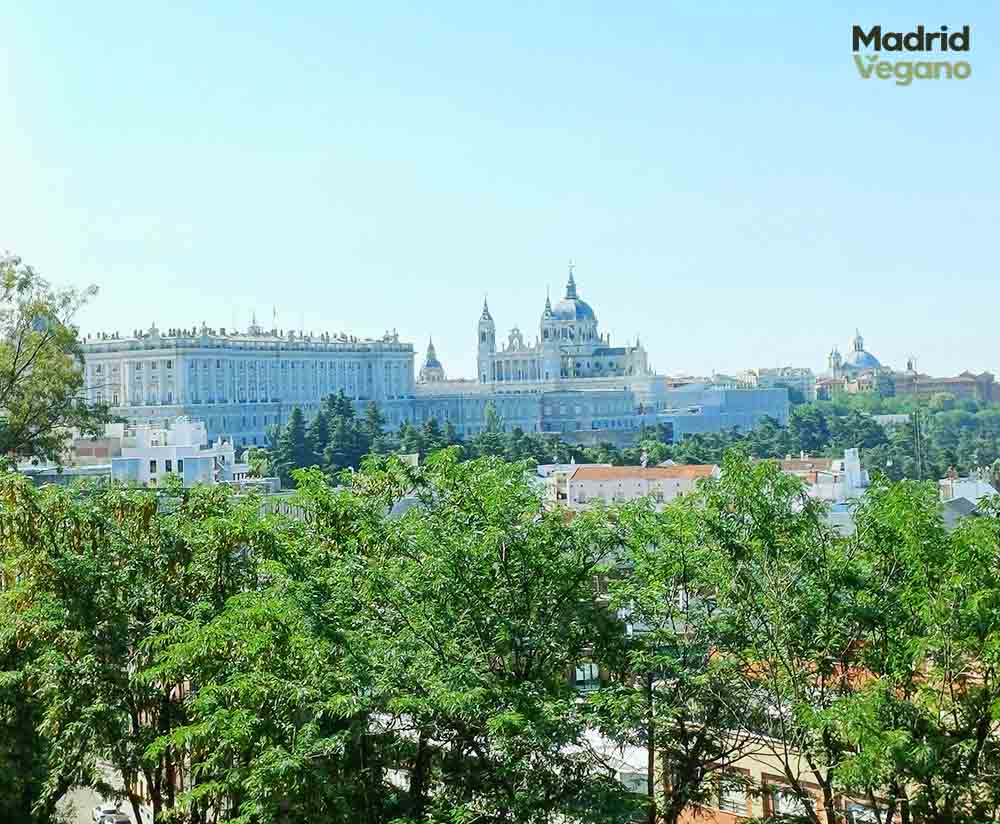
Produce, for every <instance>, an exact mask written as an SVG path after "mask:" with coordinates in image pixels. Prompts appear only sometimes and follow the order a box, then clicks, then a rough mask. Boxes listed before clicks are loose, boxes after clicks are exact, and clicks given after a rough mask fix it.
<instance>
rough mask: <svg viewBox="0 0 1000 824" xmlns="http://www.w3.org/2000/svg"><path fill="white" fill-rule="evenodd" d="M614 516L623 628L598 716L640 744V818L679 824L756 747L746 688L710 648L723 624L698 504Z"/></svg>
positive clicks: (615, 734) (616, 594)
mask: <svg viewBox="0 0 1000 824" xmlns="http://www.w3.org/2000/svg"><path fill="white" fill-rule="evenodd" d="M620 517H621V527H622V529H623V531H624V533H625V539H624V542H623V543H624V547H623V550H622V555H621V560H620V576H619V577H618V578H617V579H616V580H613V581H612V582H611V584H610V590H611V594H612V597H611V607H612V608H613V609H616V610H618V611H619V612H620V614H623V615H624V616H625V620H626V621H627V622H628V625H627V627H628V634H627V640H626V642H625V644H624V645H623V648H622V650H621V653H622V654H621V655H620V656H619V658H618V660H617V661H616V659H615V657H614V656H611V657H609V659H608V660H607V664H608V670H609V672H611V673H613V676H612V677H611V678H610V679H609V680H610V683H609V684H608V685H607V686H606V687H605V688H604V689H602V690H601V691H600V692H599V693H597V695H596V697H595V698H594V703H595V706H596V712H595V716H596V719H597V721H598V724H599V726H600V728H601V729H602V730H603V731H604V732H605V734H607V735H609V736H610V737H611V739H612V740H614V741H616V742H618V743H620V744H623V745H631V746H633V747H641V748H644V749H645V750H646V752H647V758H648V765H647V771H646V772H647V776H646V784H647V807H648V811H647V818H648V820H649V821H650V822H652V823H653V824H655V822H657V821H664V822H670V824H676V822H677V821H678V820H679V819H680V818H681V816H682V815H683V814H684V812H685V811H686V810H688V809H689V808H690V806H691V805H692V804H697V803H701V802H706V801H709V800H710V799H711V797H712V796H713V795H714V793H715V791H716V790H717V788H718V786H719V782H720V781H722V780H726V779H728V778H729V777H730V776H731V773H728V772H727V771H726V766H727V765H728V764H731V763H732V762H733V761H734V760H737V759H739V758H740V757H742V756H743V755H745V754H747V753H749V752H751V751H752V750H754V749H755V748H756V747H757V742H756V737H755V736H754V735H753V730H752V729H750V728H748V727H747V721H748V713H747V712H746V707H747V704H748V701H749V700H750V697H751V693H750V691H749V690H748V689H747V686H746V684H745V683H744V678H743V673H742V672H741V671H740V669H739V666H738V664H739V661H738V659H737V658H735V657H733V656H726V655H718V654H716V651H717V650H719V649H720V648H722V646H723V644H724V642H725V639H726V637H727V620H726V616H725V615H724V614H723V612H722V611H721V610H719V609H718V606H717V602H716V597H715V596H716V590H717V588H718V586H719V582H718V581H717V580H716V576H717V575H718V572H719V565H718V563H716V561H715V559H714V558H713V557H712V551H711V549H710V546H711V544H709V543H707V542H704V541H703V536H702V535H701V529H700V522H699V513H698V511H697V510H696V508H695V507H694V506H693V505H692V504H691V503H689V502H688V501H686V500H685V501H682V502H679V503H677V504H674V505H671V506H668V507H667V508H666V509H665V510H664V511H663V512H662V513H656V512H654V511H653V510H652V509H651V508H650V507H649V505H648V504H646V503H643V504H637V505H632V506H629V507H627V508H625V510H624V511H622V513H621V516H620ZM612 649H614V648H612ZM657 767H659V770H657ZM658 775H659V776H661V777H662V779H663V780H662V791H661V792H659V793H658V792H657V789H656V788H657V780H656V779H657V777H658Z"/></svg>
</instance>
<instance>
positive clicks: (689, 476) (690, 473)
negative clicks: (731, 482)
mask: <svg viewBox="0 0 1000 824" xmlns="http://www.w3.org/2000/svg"><path fill="white" fill-rule="evenodd" d="M717 468H718V467H717V466H716V465H715V464H674V465H673V466H578V467H577V469H576V472H574V473H573V475H572V476H571V477H570V480H572V481H640V480H641V481H663V480H686V481H691V480H696V479H698V478H710V477H712V475H713V474H714V473H715V471H716V469H717Z"/></svg>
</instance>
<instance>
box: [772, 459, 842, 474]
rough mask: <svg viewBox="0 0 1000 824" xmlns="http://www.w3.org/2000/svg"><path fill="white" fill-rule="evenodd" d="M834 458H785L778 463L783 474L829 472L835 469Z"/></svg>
mask: <svg viewBox="0 0 1000 824" xmlns="http://www.w3.org/2000/svg"><path fill="white" fill-rule="evenodd" d="M833 461H834V459H833V458H810V457H808V456H807V457H805V458H784V459H782V460H780V461H778V466H780V467H781V471H782V472H816V471H817V470H819V471H820V472H823V471H826V472H829V471H830V470H831V469H833Z"/></svg>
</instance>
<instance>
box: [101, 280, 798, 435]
mask: <svg viewBox="0 0 1000 824" xmlns="http://www.w3.org/2000/svg"><path fill="white" fill-rule="evenodd" d="M476 342H477V378H476V379H475V380H448V379H447V378H446V377H445V372H444V368H443V367H442V365H441V363H440V362H439V361H438V359H437V356H436V355H435V352H434V346H433V343H431V344H430V345H429V346H428V348H427V355H426V358H425V360H424V362H423V366H422V367H421V368H420V370H419V372H418V373H417V374H415V369H414V366H415V363H414V349H413V345H412V344H410V343H404V342H402V341H400V340H399V336H398V335H397V334H395V333H387V334H385V335H384V336H383V337H381V338H376V339H359V338H355V337H351V336H348V335H343V334H341V335H330V334H322V335H304V334H301V333H296V332H291V331H290V332H287V333H280V332H279V331H278V330H277V329H271V330H264V329H262V328H261V327H260V326H259V325H258V324H257V323H256V321H254V322H253V323H252V324H251V325H250V327H249V329H247V331H246V332H236V331H234V330H226V329H211V328H209V327H207V326H205V325H204V323H203V324H202V325H201V328H200V329H180V328H176V329H167V330H165V331H164V330H160V329H157V328H156V326H155V325H154V326H152V327H151V328H150V329H149V330H148V331H146V332H136V333H135V334H134V335H133V336H132V337H130V338H126V337H121V336H119V335H117V334H114V335H108V334H101V335H98V336H97V337H96V338H95V337H93V336H91V337H88V338H87V340H86V341H85V343H84V354H85V368H86V379H87V386H88V392H89V393H90V398H91V400H93V401H104V402H107V403H109V404H110V405H111V407H112V411H113V412H114V413H115V414H117V415H120V416H121V417H123V418H125V419H126V420H129V421H130V422H133V423H143V422H150V421H152V420H162V419H166V418H174V417H177V416H182V415H183V416H188V417H191V418H197V419H200V420H203V421H204V422H205V424H206V427H207V430H208V435H209V438H211V439H212V440H215V439H217V438H218V437H220V436H221V437H223V438H225V439H229V438H232V441H233V443H234V444H235V445H237V446H250V445H254V444H265V443H266V442H267V434H266V433H267V432H268V431H269V429H270V427H272V426H273V425H275V424H283V423H285V422H286V421H287V420H288V416H289V415H290V414H291V412H292V410H293V409H294V408H295V407H300V408H301V409H302V411H303V412H304V413H305V414H306V416H307V417H309V416H311V415H312V414H314V413H315V412H316V410H317V409H318V408H319V406H320V404H321V403H322V401H323V399H324V398H326V397H327V396H328V395H331V394H336V393H337V392H338V391H340V390H343V391H344V392H345V393H346V394H347V396H348V397H349V398H353V399H354V400H355V401H356V402H357V405H358V408H359V410H360V409H362V408H363V407H364V406H366V405H367V404H368V403H369V402H370V401H375V402H376V403H377V404H378V406H379V409H380V410H381V411H382V413H383V415H384V416H385V418H386V421H387V425H388V426H389V427H390V428H393V429H396V428H398V427H399V426H401V425H402V424H403V423H404V422H409V423H411V424H413V425H416V426H420V425H422V424H423V423H424V422H425V421H428V420H430V419H431V418H435V419H437V421H438V422H439V423H440V424H441V425H442V426H443V425H444V423H445V422H446V421H450V422H451V423H452V425H453V426H454V427H455V429H456V430H457V431H458V432H459V433H460V434H462V435H466V436H469V435H475V434H476V433H478V432H480V431H481V430H482V428H483V426H484V420H485V416H486V409H487V405H488V404H489V403H490V402H491V401H492V403H493V404H494V405H495V408H496V410H497V412H498V413H499V414H500V416H501V419H502V421H503V425H504V428H505V429H506V430H508V431H509V430H512V429H514V428H515V427H520V428H521V429H522V430H523V431H524V432H551V433H558V434H559V435H560V436H561V437H562V438H564V439H566V440H571V441H576V442H581V443H594V442H600V441H612V442H615V443H619V444H621V443H627V442H629V441H630V440H632V439H633V438H634V437H635V435H636V434H637V433H638V431H639V429H640V428H641V427H642V426H643V425H644V424H645V425H648V426H653V425H656V424H658V423H663V424H666V425H667V427H668V430H669V431H672V433H673V437H674V439H679V438H682V437H683V436H684V435H686V434H689V433H695V432H715V431H719V430H720V429H728V428H731V427H734V426H735V427H740V428H741V429H743V430H747V429H750V428H752V427H753V426H754V425H755V424H756V423H757V422H758V421H759V420H760V419H761V418H763V417H764V416H770V417H773V418H775V419H777V420H778V421H779V422H781V423H785V422H786V421H787V419H788V393H787V390H785V389H783V388H779V389H730V388H721V387H716V386H713V385H709V384H705V383H694V384H691V383H688V384H683V385H677V383H676V382H673V381H671V380H670V379H669V378H667V377H665V376H663V375H657V374H654V373H653V371H652V370H651V369H650V367H649V365H648V362H647V356H646V351H645V349H644V348H643V347H642V346H641V345H640V343H639V341H638V340H636V342H635V344H634V345H626V346H611V345H610V341H609V338H608V336H607V335H602V334H601V332H600V331H599V329H598V324H597V316H596V314H595V313H594V310H593V309H592V308H591V307H590V305H589V304H588V303H587V302H586V301H584V300H582V299H581V298H580V297H579V295H578V294H577V289H576V283H575V281H574V278H573V271H572V267H571V268H570V273H569V280H568V282H567V284H566V293H565V295H564V296H563V298H562V300H560V301H559V302H558V303H556V304H555V305H552V303H551V301H550V300H549V299H548V298H546V300H545V307H544V309H543V310H542V314H541V319H540V321H539V328H538V336H537V337H536V339H535V341H534V343H528V342H526V341H525V339H524V336H523V335H522V334H521V332H520V331H519V330H518V329H517V328H516V327H515V328H514V329H512V330H511V332H510V333H509V335H508V336H507V340H506V341H504V342H503V343H501V344H500V345H499V346H498V345H497V339H496V325H495V324H494V321H493V317H492V316H491V315H490V311H489V307H488V306H487V305H486V303H485V301H484V303H483V310H482V314H481V315H480V317H479V323H478V327H477V329H476Z"/></svg>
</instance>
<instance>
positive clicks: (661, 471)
mask: <svg viewBox="0 0 1000 824" xmlns="http://www.w3.org/2000/svg"><path fill="white" fill-rule="evenodd" d="M556 474H558V473H556ZM718 477H719V467H718V466H716V465H715V464H704V465H699V464H670V465H665V466H604V465H600V464H580V465H579V466H577V467H576V469H575V470H574V471H573V473H572V474H571V475H568V478H567V480H566V484H567V488H566V498H565V504H566V506H567V508H569V509H573V510H582V509H586V508H587V507H591V506H594V505H595V504H598V503H603V504H605V505H612V504H620V503H625V502H627V501H635V500H638V499H639V498H645V497H649V498H651V499H652V501H653V504H654V507H655V508H656V509H658V510H659V509H662V508H663V507H664V506H665V505H666V504H668V503H670V501H672V500H674V499H675V498H677V497H678V496H679V495H683V494H685V493H688V492H693V491H694V490H695V488H696V486H697V483H698V481H700V480H701V479H703V478H718Z"/></svg>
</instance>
